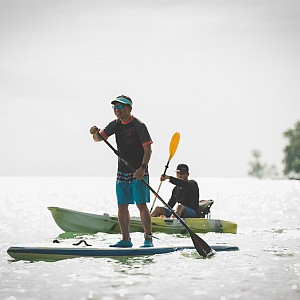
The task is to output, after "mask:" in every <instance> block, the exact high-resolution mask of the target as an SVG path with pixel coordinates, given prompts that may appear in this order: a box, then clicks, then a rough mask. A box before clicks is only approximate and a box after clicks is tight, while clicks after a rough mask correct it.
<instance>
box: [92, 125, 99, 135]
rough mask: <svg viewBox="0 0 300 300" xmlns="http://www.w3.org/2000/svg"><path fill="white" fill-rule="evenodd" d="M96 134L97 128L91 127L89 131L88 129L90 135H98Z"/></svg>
mask: <svg viewBox="0 0 300 300" xmlns="http://www.w3.org/2000/svg"><path fill="white" fill-rule="evenodd" d="M98 132H99V129H98V127H97V126H93V127H91V129H90V133H91V134H95V133H98Z"/></svg>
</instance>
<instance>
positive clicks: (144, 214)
mask: <svg viewBox="0 0 300 300" xmlns="http://www.w3.org/2000/svg"><path fill="white" fill-rule="evenodd" d="M137 207H138V209H139V211H140V216H141V220H142V224H143V227H144V231H145V233H146V234H148V235H151V234H152V223H151V216H150V212H149V209H148V207H147V205H146V204H137Z"/></svg>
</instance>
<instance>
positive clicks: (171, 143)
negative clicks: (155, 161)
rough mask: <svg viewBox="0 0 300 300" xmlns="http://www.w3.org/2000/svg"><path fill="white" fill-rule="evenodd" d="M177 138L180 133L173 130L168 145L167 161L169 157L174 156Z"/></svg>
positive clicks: (178, 138)
mask: <svg viewBox="0 0 300 300" xmlns="http://www.w3.org/2000/svg"><path fill="white" fill-rule="evenodd" d="M179 140H180V133H179V132H175V133H174V134H173V136H172V139H171V142H170V147H169V153H170V156H169V161H170V160H171V158H172V157H173V156H174V154H175V152H176V150H177V147H178V144H179Z"/></svg>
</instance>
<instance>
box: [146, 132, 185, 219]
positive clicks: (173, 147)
mask: <svg viewBox="0 0 300 300" xmlns="http://www.w3.org/2000/svg"><path fill="white" fill-rule="evenodd" d="M179 140H180V134H179V132H175V133H174V134H173V137H172V139H171V141H170V147H169V153H170V156H169V159H168V162H167V164H166V166H165V171H164V174H163V175H166V172H167V169H168V168H169V163H170V160H171V159H172V157H173V156H174V154H175V152H176V150H177V147H178V144H179ZM161 184H162V181H161V182H160V184H159V187H158V190H157V192H156V193H157V194H158V193H159V191H160V187H161ZM156 199H157V197H156V196H155V198H154V201H153V204H152V206H151V209H150V213H151V212H152V210H153V207H154V204H155V201H156Z"/></svg>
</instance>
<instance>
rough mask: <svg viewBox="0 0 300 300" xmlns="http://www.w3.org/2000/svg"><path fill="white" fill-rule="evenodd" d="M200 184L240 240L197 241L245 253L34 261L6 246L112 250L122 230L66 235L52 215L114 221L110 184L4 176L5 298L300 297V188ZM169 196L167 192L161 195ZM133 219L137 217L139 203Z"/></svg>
mask: <svg viewBox="0 0 300 300" xmlns="http://www.w3.org/2000/svg"><path fill="white" fill-rule="evenodd" d="M152 182H154V181H153V180H152ZM199 182H201V191H202V196H203V198H204V199H205V198H207V199H208V198H212V199H214V200H215V203H214V205H213V207H212V218H220V219H225V220H229V221H234V222H236V223H237V224H238V233H237V234H236V235H233V234H222V233H208V234H202V235H200V236H201V238H203V239H204V240H205V241H206V242H208V243H218V242H219V243H223V242H225V243H232V244H236V245H237V246H239V248H240V251H235V252H222V253H220V252H218V253H217V254H216V255H214V256H213V257H212V258H211V259H199V255H198V253H197V252H196V251H193V250H185V251H179V252H174V253H169V254H165V255H155V256H151V257H130V258H97V259H94V258H75V259H68V260H63V261H58V262H54V263H47V262H36V263H30V262H23V261H12V260H11V259H10V258H9V256H8V255H7V253H6V250H7V248H8V247H9V246H12V245H18V244H24V243H30V244H31V243H42V242H47V243H52V241H53V240H55V239H58V240H59V242H60V244H62V245H66V246H67V245H72V243H74V242H78V241H79V240H81V239H83V240H86V241H87V242H88V243H89V244H92V245H93V246H94V247H106V246H108V245H109V244H112V243H114V242H116V241H117V240H118V239H120V237H121V236H120V234H105V233H97V234H74V233H63V232H62V231H61V230H60V229H59V228H58V226H57V225H56V224H55V222H54V221H53V218H52V216H51V213H50V212H49V211H48V209H47V207H48V206H59V207H65V208H70V209H74V210H79V211H86V212H91V213H99V214H102V213H104V212H107V213H109V214H111V215H114V214H116V210H117V207H116V201H115V191H114V178H103V179H102V178H0V186H1V190H0V201H1V205H0V215H1V224H0V234H1V237H2V241H3V242H2V243H1V244H0V249H1V251H0V259H1V263H0V298H1V299H7V300H8V299H55V300H56V299H63V300H64V299H101V300H109V299H111V300H112V299H113V300H114V299H120V298H121V299H139V300H140V299H148V300H150V299H155V300H156V299H167V298H173V299H192V300H193V299H199V298H200V297H201V296H204V297H205V299H224V300H227V299H254V300H255V299H276V300H277V299H284V300H285V299H289V300H290V299H291V300H296V299H299V295H300V285H299V276H300V264H299V261H300V254H299V253H300V226H299V221H298V220H299V219H300V208H299V207H300V206H299V199H300V185H299V182H296V181H285V180H281V181H278V180H277V181H275V180H274V181H272V180H261V181H260V180H254V179H239V178H236V179H234V178H233V179H228V178H226V179H224V178H217V179H216V178H201V179H199ZM164 193H165V194H164ZM168 195H169V191H166V190H163V191H162V196H163V197H164V198H165V197H167V196H168ZM131 214H132V215H138V214H137V211H136V209H135V208H134V207H132V208H131ZM155 236H157V237H158V239H155V240H154V242H155V245H166V244H168V245H176V244H177V245H178V244H182V245H183V244H192V241H191V238H190V237H189V235H181V234H176V235H167V234H162V233H157V234H155ZM131 238H132V241H133V243H134V246H140V245H141V244H142V242H143V234H142V233H133V234H132V236H131ZM183 287H184V288H183ZM202 298H203V297H202Z"/></svg>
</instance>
